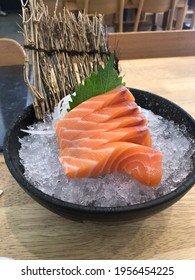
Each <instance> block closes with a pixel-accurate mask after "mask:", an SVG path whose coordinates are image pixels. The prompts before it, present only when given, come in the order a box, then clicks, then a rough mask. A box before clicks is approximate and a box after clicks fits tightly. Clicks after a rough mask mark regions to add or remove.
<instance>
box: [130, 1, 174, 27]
mask: <svg viewBox="0 0 195 280" xmlns="http://www.w3.org/2000/svg"><path fill="white" fill-rule="evenodd" d="M176 2H177V0H132V3H133V5H134V7H137V8H138V10H137V14H136V19H135V23H134V27H133V31H134V32H135V31H137V30H138V25H139V22H140V18H141V13H142V12H144V13H154V14H156V13H165V12H169V11H172V13H173V12H174V11H173V10H174V9H175V5H176ZM171 18H172V17H171ZM171 26H172V23H171V22H169V23H168V28H167V29H170V27H171Z"/></svg>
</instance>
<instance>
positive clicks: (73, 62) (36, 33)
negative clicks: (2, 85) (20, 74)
mask: <svg viewBox="0 0 195 280" xmlns="http://www.w3.org/2000/svg"><path fill="white" fill-rule="evenodd" d="M21 3H22V18H23V36H24V47H25V50H26V61H25V69H24V79H25V82H26V84H27V86H28V87H29V89H30V91H31V93H32V98H33V106H34V109H35V114H36V118H37V119H42V118H43V117H44V115H45V114H46V113H47V112H52V111H53V109H54V107H55V106H56V105H57V104H58V102H59V101H60V99H62V98H63V97H64V96H66V95H67V94H71V93H73V92H74V91H75V87H76V86H77V85H78V84H79V83H82V82H83V80H84V78H85V77H86V76H89V75H90V74H91V73H92V72H93V71H97V67H98V65H100V64H101V65H105V64H106V62H107V61H108V58H109V56H110V51H109V46H108V35H107V30H106V27H105V26H104V25H103V16H102V15H98V16H96V15H95V16H93V17H90V18H89V16H88V15H86V14H82V13H81V12H78V15H75V14H73V13H71V12H70V11H68V10H67V9H65V8H64V9H63V10H62V11H61V12H60V13H57V4H58V3H57V2H56V7H55V11H54V13H53V14H49V11H48V7H47V6H46V5H45V4H44V3H43V0H39V1H38V0H27V1H26V2H24V0H21ZM31 68H32V78H31V79H30V77H29V75H30V73H31V71H30V69H31ZM115 68H116V70H117V71H118V64H117V59H116V62H115Z"/></svg>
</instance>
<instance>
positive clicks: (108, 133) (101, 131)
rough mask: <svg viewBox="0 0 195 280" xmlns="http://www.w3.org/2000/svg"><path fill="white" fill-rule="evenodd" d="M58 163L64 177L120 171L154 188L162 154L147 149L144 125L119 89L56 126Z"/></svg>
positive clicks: (131, 101) (130, 100)
mask: <svg viewBox="0 0 195 280" xmlns="http://www.w3.org/2000/svg"><path fill="white" fill-rule="evenodd" d="M56 134H57V138H58V144H59V147H60V156H59V159H60V162H61V163H62V166H63V168H64V172H65V175H66V176H68V177H70V178H82V177H90V176H97V175H100V174H106V173H112V172H126V173H128V174H129V175H131V176H132V177H134V178H135V179H137V180H139V181H140V182H141V183H143V184H146V185H148V186H156V185H157V184H159V182H160V180H161V176H162V154H161V152H160V151H155V150H153V149H152V148H151V145H152V141H151V136H150V132H149V129H148V127H147V120H146V118H145V116H144V115H142V114H141V113H140V111H139V108H138V106H137V104H136V103H135V99H134V97H133V95H132V94H131V93H130V92H129V90H128V89H127V88H125V87H124V86H120V87H117V88H116V89H114V90H111V91H109V92H107V93H104V94H101V95H98V96H95V97H92V98H90V99H88V100H86V101H84V102H83V103H81V104H80V105H78V106H77V107H75V108H74V109H73V110H71V111H70V112H69V113H67V114H66V115H65V116H64V118H63V119H61V120H60V121H59V122H58V123H57V124H56Z"/></svg>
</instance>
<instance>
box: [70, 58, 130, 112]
mask: <svg viewBox="0 0 195 280" xmlns="http://www.w3.org/2000/svg"><path fill="white" fill-rule="evenodd" d="M114 59H115V55H114V53H111V55H110V57H109V60H108V62H107V64H106V66H105V68H103V67H102V66H101V65H99V67H98V71H97V73H95V72H93V73H92V74H91V76H90V77H86V78H85V80H84V83H83V84H80V85H79V86H78V87H77V88H76V89H75V91H76V95H75V96H73V95H72V96H71V98H72V101H70V102H69V106H70V109H69V110H72V109H73V108H74V107H76V106H78V105H79V104H81V103H82V102H84V101H85V100H87V99H89V98H91V97H93V96H96V95H99V94H103V93H105V92H107V91H109V90H112V89H114V88H116V87H117V86H120V85H125V83H123V82H122V77H119V76H118V74H117V72H116V70H115V69H114Z"/></svg>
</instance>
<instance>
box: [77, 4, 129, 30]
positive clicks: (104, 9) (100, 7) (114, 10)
mask: <svg viewBox="0 0 195 280" xmlns="http://www.w3.org/2000/svg"><path fill="white" fill-rule="evenodd" d="M127 2H128V0H98V1H96V0H76V4H77V6H78V8H79V10H82V11H85V12H86V13H87V14H89V15H93V14H96V13H97V14H103V15H111V14H118V15H119V28H118V31H119V32H123V12H124V6H125V4H126V3H127Z"/></svg>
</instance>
